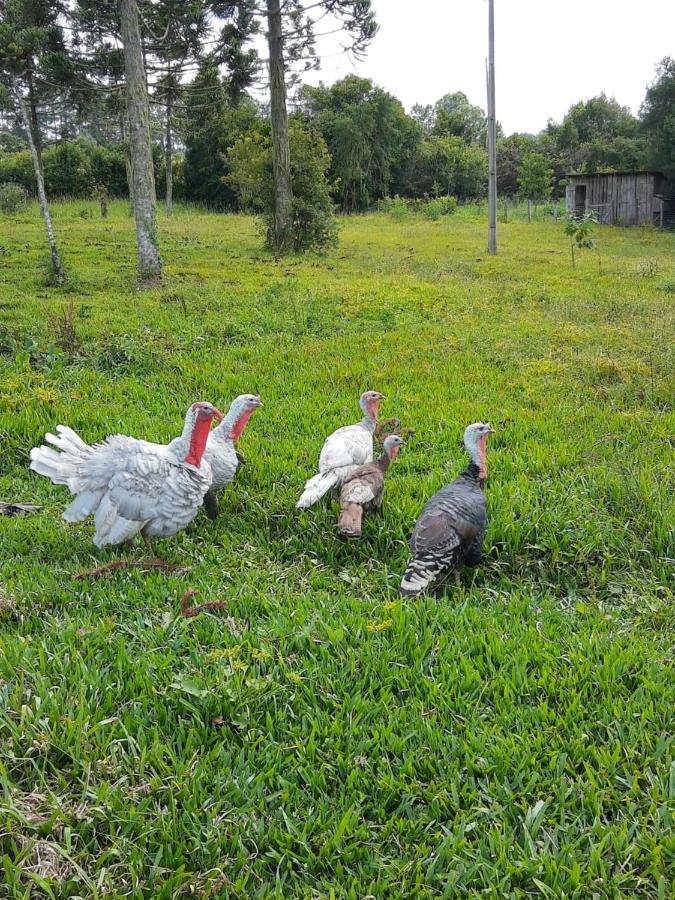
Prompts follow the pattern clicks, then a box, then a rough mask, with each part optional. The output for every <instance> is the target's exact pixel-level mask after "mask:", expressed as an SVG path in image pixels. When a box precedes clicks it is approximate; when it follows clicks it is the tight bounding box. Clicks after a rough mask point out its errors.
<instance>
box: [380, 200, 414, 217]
mask: <svg viewBox="0 0 675 900" xmlns="http://www.w3.org/2000/svg"><path fill="white" fill-rule="evenodd" d="M378 205H379V208H380V209H381V210H382V212H384V213H386V214H387V215H388V216H391V217H392V219H396V220H397V221H400V220H401V219H406V218H407V217H408V216H409V215H410V207H409V206H408V204H407V203H406V202H405V200H403V199H402V198H401V197H399V196H398V194H397V195H396V196H395V197H385V198H384V200H380V202H379V204H378Z"/></svg>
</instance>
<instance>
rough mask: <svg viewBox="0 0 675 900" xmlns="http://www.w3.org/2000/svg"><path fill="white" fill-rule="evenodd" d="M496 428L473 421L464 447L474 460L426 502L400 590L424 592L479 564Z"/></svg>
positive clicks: (414, 592)
mask: <svg viewBox="0 0 675 900" xmlns="http://www.w3.org/2000/svg"><path fill="white" fill-rule="evenodd" d="M493 433H494V429H493V428H492V427H491V426H490V425H489V424H485V423H483V422H475V423H474V424H473V425H469V426H468V428H467V429H466V431H465V432H464V446H465V447H466V449H467V450H468V452H469V456H470V457H471V461H470V463H469V465H468V466H467V468H466V469H465V470H464V471H463V472H462V474H461V475H459V476H458V477H457V478H455V480H454V481H453V482H452V483H451V484H448V485H446V486H445V487H444V488H441V490H440V491H438V492H437V493H436V494H434V496H433V497H432V498H431V499H430V500H429V501H428V502H427V504H426V506H425V507H424V509H423V510H422V512H421V513H420V515H419V518H418V519H417V522H416V523H415V528H414V529H413V533H412V537H411V539H410V550H411V553H412V558H411V559H410V561H409V562H408V566H407V568H406V572H405V575H404V576H403V580H402V581H401V593H402V594H403V595H406V596H415V595H416V594H421V593H422V591H424V590H426V589H427V588H428V587H429V586H430V585H431V584H432V583H433V582H435V581H437V580H438V579H439V578H442V577H444V576H446V575H448V574H449V573H450V572H452V571H454V572H455V573H456V575H458V573H459V571H460V570H461V568H462V566H463V565H467V566H477V565H478V563H479V562H480V558H481V550H482V546H483V539H484V537H485V528H486V526H487V505H486V503H485V495H484V493H483V485H484V483H485V479H486V478H487V465H486V455H487V447H486V444H487V436H488V435H489V434H493Z"/></svg>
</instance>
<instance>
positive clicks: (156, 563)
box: [73, 559, 190, 581]
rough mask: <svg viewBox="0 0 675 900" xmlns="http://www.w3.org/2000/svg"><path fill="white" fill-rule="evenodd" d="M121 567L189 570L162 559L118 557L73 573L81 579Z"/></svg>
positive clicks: (166, 570)
mask: <svg viewBox="0 0 675 900" xmlns="http://www.w3.org/2000/svg"><path fill="white" fill-rule="evenodd" d="M123 569H139V570H140V571H141V572H152V571H153V570H157V571H160V572H174V573H175V574H176V575H185V574H186V573H187V572H189V571H190V570H189V569H187V568H185V566H177V565H173V564H172V563H166V562H164V560H162V559H146V560H142V561H141V562H127V561H126V560H123V559H120V560H116V561H115V562H111V563H106V564H105V565H104V566H98V567H97V568H95V569H90V570H89V571H87V572H78V573H77V574H76V575H73V579H74V580H75V581H82V580H83V579H85V578H100V577H101V575H107V574H108V573H109V572H118V571H120V570H123Z"/></svg>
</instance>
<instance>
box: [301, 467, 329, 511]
mask: <svg viewBox="0 0 675 900" xmlns="http://www.w3.org/2000/svg"><path fill="white" fill-rule="evenodd" d="M337 481H338V477H337V475H336V473H335V472H325V473H324V474H322V475H315V476H314V477H313V478H310V479H309V481H308V482H307V484H306V485H305V489H304V491H303V492H302V495H301V497H300V499H299V500H298V502H297V503H296V504H295V505H296V507H297V508H298V509H307V508H308V507H310V506H312V505H313V504H314V503H316V502H317V500H320V499H321V498H322V497H323V495H324V494H327V493H328V491H329V490H330V489H331V488H332V487H335V485H336V484H337Z"/></svg>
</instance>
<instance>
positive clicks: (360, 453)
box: [295, 391, 384, 509]
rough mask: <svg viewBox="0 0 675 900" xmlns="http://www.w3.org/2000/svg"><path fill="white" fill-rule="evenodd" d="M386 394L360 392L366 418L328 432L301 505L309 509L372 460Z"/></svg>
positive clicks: (360, 403)
mask: <svg viewBox="0 0 675 900" xmlns="http://www.w3.org/2000/svg"><path fill="white" fill-rule="evenodd" d="M382 400H384V395H383V394H380V392H379V391H366V392H365V393H364V394H361V399H360V400H359V406H360V407H361V410H362V411H363V414H364V415H363V418H362V419H361V421H360V422H358V423H357V424H356V425H345V426H344V427H343V428H338V429H337V431H334V432H333V433H332V434H331V435H329V436H328V437H327V438H326V440H325V443H324V445H323V447H322V449H321V454H320V456H319V474H318V475H315V476H314V477H313V478H310V479H309V481H308V482H307V484H306V485H305V489H304V491H303V492H302V495H301V497H300V499H299V500H298V502H297V503H296V504H295V505H296V506H297V507H298V509H307V508H308V507H310V506H312V505H313V504H314V503H316V502H317V500H320V499H321V498H322V497H323V495H324V494H326V493H327V492H328V491H329V490H331V488H339V487H340V486H341V485H342V483H343V481H344V480H345V478H346V477H347V476H348V475H350V474H351V473H352V472H353V471H354V469H355V468H356V467H357V466H362V465H363V464H364V463H369V462H372V460H373V434H374V432H375V427H376V425H377V414H378V411H379V408H380V402H381V401H382Z"/></svg>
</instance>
